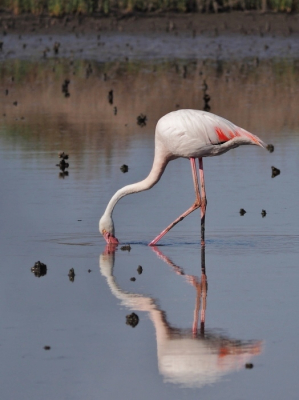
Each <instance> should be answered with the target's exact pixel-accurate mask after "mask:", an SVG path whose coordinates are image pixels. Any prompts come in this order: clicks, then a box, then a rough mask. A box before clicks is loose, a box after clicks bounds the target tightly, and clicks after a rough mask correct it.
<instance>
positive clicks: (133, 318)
mask: <svg viewBox="0 0 299 400" xmlns="http://www.w3.org/2000/svg"><path fill="white" fill-rule="evenodd" d="M138 323H139V317H138V315H137V314H135V313H132V314H129V315H127V316H126V324H127V325H130V326H131V327H132V328H135V326H137V325H138Z"/></svg>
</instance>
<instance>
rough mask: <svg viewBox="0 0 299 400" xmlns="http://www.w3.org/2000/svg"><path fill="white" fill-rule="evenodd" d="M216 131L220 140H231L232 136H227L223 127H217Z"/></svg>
mask: <svg viewBox="0 0 299 400" xmlns="http://www.w3.org/2000/svg"><path fill="white" fill-rule="evenodd" d="M215 131H216V133H217V136H218V139H219V142H227V141H228V140H230V137H229V136H227V135H226V134H225V133H224V132H223V130H222V129H220V128H215Z"/></svg>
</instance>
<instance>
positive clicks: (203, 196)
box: [198, 158, 207, 245]
mask: <svg viewBox="0 0 299 400" xmlns="http://www.w3.org/2000/svg"><path fill="white" fill-rule="evenodd" d="M198 165H199V178H200V191H201V212H200V214H201V244H202V245H204V244H205V219H206V207H207V197H206V190H205V177H204V172H203V162H202V158H199V159H198Z"/></svg>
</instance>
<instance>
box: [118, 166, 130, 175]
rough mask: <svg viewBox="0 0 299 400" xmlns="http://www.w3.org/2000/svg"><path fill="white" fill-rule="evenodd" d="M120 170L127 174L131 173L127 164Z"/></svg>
mask: <svg viewBox="0 0 299 400" xmlns="http://www.w3.org/2000/svg"><path fill="white" fill-rule="evenodd" d="M120 170H121V171H122V172H123V173H124V174H125V173H126V172H128V171H129V167H128V166H127V165H126V164H123V165H122V166H121V167H120Z"/></svg>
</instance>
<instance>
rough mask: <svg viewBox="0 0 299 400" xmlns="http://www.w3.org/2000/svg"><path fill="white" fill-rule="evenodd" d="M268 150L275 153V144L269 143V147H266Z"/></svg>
mask: <svg viewBox="0 0 299 400" xmlns="http://www.w3.org/2000/svg"><path fill="white" fill-rule="evenodd" d="M266 149H267V150H268V151H269V152H270V153H273V151H274V146H273V144H271V143H269V144H268V146H267V147H266Z"/></svg>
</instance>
